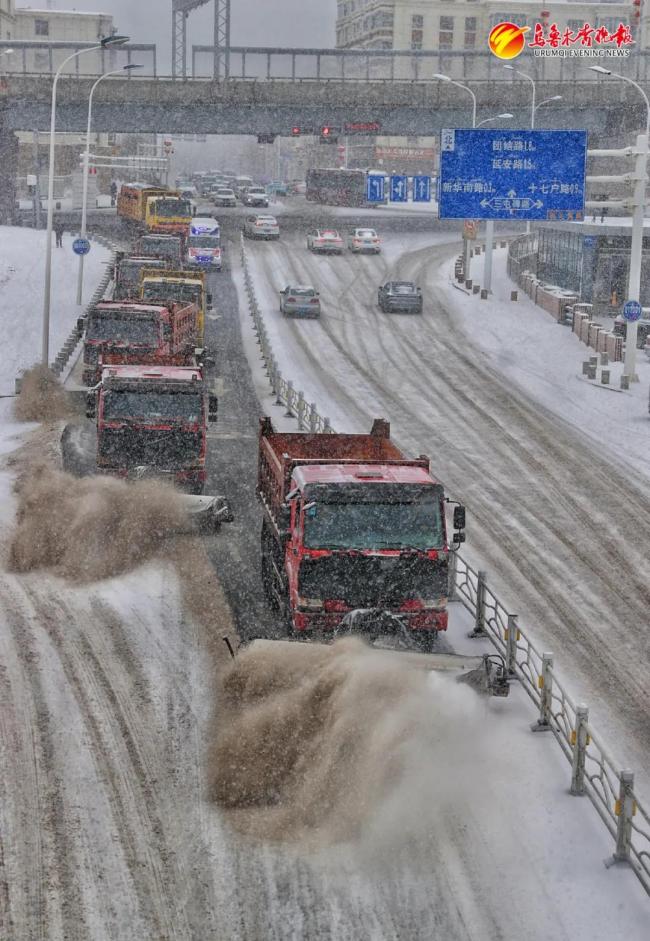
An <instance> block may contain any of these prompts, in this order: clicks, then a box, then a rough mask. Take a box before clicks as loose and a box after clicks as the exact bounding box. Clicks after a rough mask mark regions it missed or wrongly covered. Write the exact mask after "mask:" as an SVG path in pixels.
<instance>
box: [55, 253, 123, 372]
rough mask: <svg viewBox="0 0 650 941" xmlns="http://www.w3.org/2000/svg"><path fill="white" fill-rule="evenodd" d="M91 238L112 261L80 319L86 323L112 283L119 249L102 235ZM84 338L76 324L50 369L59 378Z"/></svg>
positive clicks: (108, 263) (107, 264) (107, 263)
mask: <svg viewBox="0 0 650 941" xmlns="http://www.w3.org/2000/svg"><path fill="white" fill-rule="evenodd" d="M90 237H91V238H92V240H93V241H95V242H98V243H99V244H100V245H103V246H104V247H105V248H108V249H110V251H111V257H110V260H109V261H108V262H106V273H105V274H104V277H103V278H102V279H101V281H100V282H99V284H98V285H97V287H96V288H95V291H94V293H93V295H92V297H91V299H90V301H89V303H88V304H87V306H86V308H85V310H84V312H83V314H81V316H80V317H79V318H78V319H79V320H83V321H84V322H85V321H86V320H87V319H88V314H89V313H90V311H91V310H92V308H93V307H94V306H95V304H98V303H99V301H101V300H102V298H103V297H104V295H105V294H106V290H107V288H108V285H109V284H110V283H111V280H112V277H113V270H114V265H115V254H116V252H117V247H116V246H115V245H114V244H113V243H112V242H110V241H109V240H108V239H105V238H104V237H103V236H102V235H93V236H90ZM82 338H83V329H82V330H80V329H79V328H78V326H77V324H75V326H74V328H73V329H72V330H71V331H70V334H69V336H68V338H67V340H66V341H65V343H64V344H63V346H62V347H61V349H60V350H59V352H58V353H57V355H56V358H55V360H54V362H53V363H51V365H50V369H51V370H52V372H53V373H55V374H56V375H57V376H60V375H61V373H62V372H63V371H64V370H65V368H66V366H67V365H68V363H69V362H70V359H71V357H72V356H73V354H74V352H75V350H76V349H77V347H78V345H79V343H80V342H81V340H82Z"/></svg>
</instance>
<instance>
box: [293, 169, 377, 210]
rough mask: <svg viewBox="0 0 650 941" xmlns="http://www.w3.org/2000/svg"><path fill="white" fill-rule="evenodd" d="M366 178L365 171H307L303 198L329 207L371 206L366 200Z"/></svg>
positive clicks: (366, 172)
mask: <svg viewBox="0 0 650 941" xmlns="http://www.w3.org/2000/svg"><path fill="white" fill-rule="evenodd" d="M367 177H368V171H367V170H344V169H327V168H316V169H313V170H307V189H306V192H305V197H306V198H307V199H308V200H309V201H310V202H312V203H326V204H328V205H330V206H373V205H375V204H374V203H369V202H368V200H367V199H366V180H367Z"/></svg>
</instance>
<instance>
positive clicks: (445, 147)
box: [440, 128, 587, 221]
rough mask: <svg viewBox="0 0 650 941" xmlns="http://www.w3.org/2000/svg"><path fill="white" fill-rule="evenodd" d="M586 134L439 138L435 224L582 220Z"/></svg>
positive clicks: (471, 132) (467, 133)
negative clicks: (437, 216)
mask: <svg viewBox="0 0 650 941" xmlns="http://www.w3.org/2000/svg"><path fill="white" fill-rule="evenodd" d="M586 158H587V132H586V131H511V130H475V129H462V130H453V129H450V128H446V129H444V130H443V131H442V132H441V141H440V218H441V219H466V218H475V219H543V220H545V221H546V220H566V219H582V218H583V213H584V199H585V162H586Z"/></svg>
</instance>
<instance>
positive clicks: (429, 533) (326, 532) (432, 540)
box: [304, 484, 444, 549]
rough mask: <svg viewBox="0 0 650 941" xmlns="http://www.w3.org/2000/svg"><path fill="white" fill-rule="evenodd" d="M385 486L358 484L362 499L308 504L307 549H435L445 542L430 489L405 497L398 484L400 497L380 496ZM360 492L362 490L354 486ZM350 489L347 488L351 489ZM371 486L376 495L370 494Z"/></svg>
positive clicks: (436, 497)
mask: <svg viewBox="0 0 650 941" xmlns="http://www.w3.org/2000/svg"><path fill="white" fill-rule="evenodd" d="M385 486H386V485H384V484H379V485H375V487H373V488H372V490H371V488H370V487H364V488H363V498H364V499H363V501H354V499H353V498H352V494H350V499H348V500H346V501H344V502H343V501H339V500H337V501H336V502H329V503H328V502H322V501H317V500H316V501H314V502H312V503H311V505H310V503H309V502H307V507H306V510H305V534H304V542H305V546H307V547H308V548H312V549H317V548H320V549H327V548H332V549H400V548H410V549H439V548H442V547H443V546H444V526H443V521H442V514H441V511H440V502H439V498H438V494H437V493H436V492H435V491H434V488H433V487H430V488H429V493H426V491H425V488H414V489H416V490H419V491H420V492H419V494H418V495H417V496H416V494H413V496H414V497H416V498H415V499H411V500H409V499H408V497H407V492H406V491H407V489H408V488H403V489H402V490H401V491H400V492H401V500H400V499H399V497H397V499H396V498H395V496H393V495H391V497H390V498H389V497H388V495H387V496H386V498H383V497H382V491H383V490H384V488H385ZM358 489H359V491H360V493H361V491H362V488H361V487H359V488H358ZM352 490H353V488H350V491H352ZM373 490H374V491H375V493H373Z"/></svg>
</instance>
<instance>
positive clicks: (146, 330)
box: [86, 312, 160, 347]
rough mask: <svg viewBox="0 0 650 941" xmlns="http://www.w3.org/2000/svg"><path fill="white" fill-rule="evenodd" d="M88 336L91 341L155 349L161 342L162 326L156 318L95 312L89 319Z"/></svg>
mask: <svg viewBox="0 0 650 941" xmlns="http://www.w3.org/2000/svg"><path fill="white" fill-rule="evenodd" d="M86 336H87V338H88V339H89V340H110V341H111V342H113V343H138V344H142V345H146V346H152V347H155V346H158V343H159V340H160V325H159V323H158V321H157V320H156V318H155V317H151V318H150V317H146V318H145V317H143V318H138V319H134V318H133V317H129V316H128V315H120V314H113V313H106V314H100V313H97V312H95V313H94V314H91V315H90V317H89V320H88V329H87V333H86Z"/></svg>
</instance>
